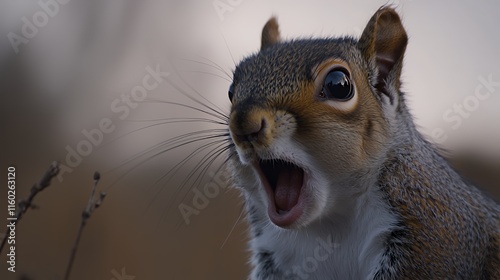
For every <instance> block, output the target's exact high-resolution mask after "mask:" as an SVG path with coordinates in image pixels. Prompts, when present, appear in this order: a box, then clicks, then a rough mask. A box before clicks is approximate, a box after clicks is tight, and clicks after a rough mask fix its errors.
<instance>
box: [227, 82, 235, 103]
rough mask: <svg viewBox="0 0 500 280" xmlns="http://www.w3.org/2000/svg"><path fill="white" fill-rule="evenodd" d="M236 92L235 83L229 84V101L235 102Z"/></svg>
mask: <svg viewBox="0 0 500 280" xmlns="http://www.w3.org/2000/svg"><path fill="white" fill-rule="evenodd" d="M233 92H234V84H231V85H230V86H229V90H228V91H227V95H228V96H229V101H231V102H233V94H234V93H233Z"/></svg>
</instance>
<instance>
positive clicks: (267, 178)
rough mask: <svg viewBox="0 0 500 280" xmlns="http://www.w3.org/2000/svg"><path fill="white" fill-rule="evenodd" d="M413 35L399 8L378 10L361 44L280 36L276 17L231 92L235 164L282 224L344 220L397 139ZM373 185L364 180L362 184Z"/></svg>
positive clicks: (256, 200)
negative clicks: (285, 39) (403, 76)
mask: <svg viewBox="0 0 500 280" xmlns="http://www.w3.org/2000/svg"><path fill="white" fill-rule="evenodd" d="M407 41H408V38H407V35H406V32H405V30H404V28H403V26H402V24H401V20H400V18H399V16H398V14H397V13H396V12H395V11H394V10H393V9H390V8H385V7H384V8H381V9H380V10H378V11H377V12H376V13H375V14H374V15H373V17H372V18H371V20H370V21H369V23H368V25H367V26H366V28H365V30H364V31H363V34H362V36H361V38H360V39H359V40H355V39H353V38H332V39H303V40H293V41H288V42H282V41H281V39H280V34H279V30H278V24H277V22H276V20H275V19H274V18H271V19H270V20H269V21H268V22H267V23H266V25H265V26H264V29H263V31H262V42H261V50H260V51H259V52H258V53H256V54H255V55H252V56H250V57H248V58H246V59H244V60H243V61H242V62H241V63H240V64H239V65H238V66H237V67H236V69H235V71H234V78H233V83H232V85H231V87H230V89H229V99H230V100H231V103H232V106H231V113H230V118H229V130H230V135H231V139H232V142H233V143H234V150H233V152H236V153H237V156H232V157H231V158H230V161H229V162H230V169H231V170H232V172H233V174H234V177H235V178H234V180H235V183H236V185H237V186H239V187H242V188H243V189H245V191H246V192H245V194H246V196H247V199H249V200H251V203H253V206H254V207H258V208H263V209H267V213H268V216H269V218H270V220H271V221H272V222H273V223H274V224H275V225H277V226H280V227H284V228H297V227H302V226H306V225H308V224H311V223H313V222H314V221H317V220H319V219H320V218H321V217H323V216H325V214H327V213H328V216H329V217H332V214H333V216H334V215H335V213H337V214H339V215H340V216H342V215H343V214H344V213H343V212H344V211H349V209H348V208H349V205H350V201H352V198H353V196H359V195H362V194H363V193H364V192H366V185H367V184H369V183H370V182H369V181H370V180H372V179H374V178H373V177H374V176H370V175H373V174H374V173H375V172H377V170H376V169H377V168H378V166H379V164H380V161H381V160H383V158H384V156H385V153H386V152H387V147H388V145H389V143H390V141H391V133H392V132H391V131H392V128H391V123H393V121H394V119H395V118H397V114H398V110H401V109H400V105H401V102H402V96H401V94H400V93H399V87H400V74H401V67H402V61H403V55H404V51H405V48H406V44H407ZM365 183H366V184H365Z"/></svg>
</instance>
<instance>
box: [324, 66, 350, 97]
mask: <svg viewBox="0 0 500 280" xmlns="http://www.w3.org/2000/svg"><path fill="white" fill-rule="evenodd" d="M353 96H354V87H353V85H352V83H351V79H350V78H349V77H348V76H347V74H346V73H344V71H341V70H338V69H337V70H332V71H330V72H329V73H328V74H327V75H326V78H325V82H324V84H323V88H322V89H321V92H320V97H321V98H324V99H336V100H341V101H347V100H349V99H351V98H352V97H353Z"/></svg>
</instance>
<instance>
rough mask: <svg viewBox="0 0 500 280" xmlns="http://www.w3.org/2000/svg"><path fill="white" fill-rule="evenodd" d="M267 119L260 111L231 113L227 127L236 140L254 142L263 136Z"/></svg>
mask: <svg viewBox="0 0 500 280" xmlns="http://www.w3.org/2000/svg"><path fill="white" fill-rule="evenodd" d="M267 127H268V120H267V118H266V116H265V114H263V112H262V111H257V110H253V111H250V112H248V113H246V114H241V113H240V114H238V113H237V112H233V113H232V114H231V121H230V124H229V129H230V130H231V134H232V136H233V138H235V139H234V140H236V141H237V142H256V141H259V140H262V139H263V138H265V134H266V128H267Z"/></svg>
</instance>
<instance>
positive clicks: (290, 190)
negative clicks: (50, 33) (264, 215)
mask: <svg viewBox="0 0 500 280" xmlns="http://www.w3.org/2000/svg"><path fill="white" fill-rule="evenodd" d="M255 167H256V169H257V171H258V173H259V177H260V179H261V181H262V184H263V185H264V188H265V189H266V193H267V197H268V199H269V207H268V215H269V218H270V219H271V221H272V222H273V223H274V224H276V225H277V226H279V227H287V226H290V225H291V224H293V223H294V222H295V221H297V220H298V219H299V218H300V217H301V215H302V213H303V212H304V203H303V199H301V198H302V196H303V195H302V194H303V186H304V182H305V174H304V169H302V168H300V167H299V166H297V165H295V164H293V163H291V162H287V161H284V160H279V159H274V160H259V161H258V164H256V166H255Z"/></svg>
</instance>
